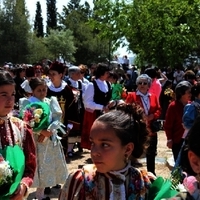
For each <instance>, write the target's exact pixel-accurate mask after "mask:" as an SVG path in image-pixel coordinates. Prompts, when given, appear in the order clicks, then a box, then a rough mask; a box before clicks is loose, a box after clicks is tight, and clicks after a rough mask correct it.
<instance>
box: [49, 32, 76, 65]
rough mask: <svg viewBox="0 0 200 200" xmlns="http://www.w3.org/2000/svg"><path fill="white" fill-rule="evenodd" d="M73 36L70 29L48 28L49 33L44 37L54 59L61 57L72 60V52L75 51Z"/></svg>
mask: <svg viewBox="0 0 200 200" xmlns="http://www.w3.org/2000/svg"><path fill="white" fill-rule="evenodd" d="M73 40H74V37H73V35H72V32H71V31H70V30H65V31H64V30H62V31H58V30H50V34H49V36H48V37H46V38H45V44H46V46H47V48H48V50H49V52H51V54H52V55H54V59H56V58H60V57H62V58H63V59H64V61H68V62H73V61H74V57H73V54H74V52H75V51H76V48H75V46H74V41H73Z"/></svg>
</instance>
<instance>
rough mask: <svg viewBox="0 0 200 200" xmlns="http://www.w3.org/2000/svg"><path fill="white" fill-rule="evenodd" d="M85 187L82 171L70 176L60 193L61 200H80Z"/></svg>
mask: <svg viewBox="0 0 200 200" xmlns="http://www.w3.org/2000/svg"><path fill="white" fill-rule="evenodd" d="M83 186H84V176H83V171H82V170H81V169H80V170H77V171H75V172H73V173H71V174H69V176H68V178H67V180H66V182H65V184H64V185H63V188H62V190H61V192H60V195H59V200H80V199H81V197H80V193H81V190H82V189H83Z"/></svg>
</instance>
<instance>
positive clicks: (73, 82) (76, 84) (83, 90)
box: [68, 78, 86, 93]
mask: <svg viewBox="0 0 200 200" xmlns="http://www.w3.org/2000/svg"><path fill="white" fill-rule="evenodd" d="M68 80H69V81H70V82H71V86H72V87H74V88H77V89H79V88H78V81H75V80H73V79H71V78H69V79H68ZM80 81H81V80H80ZM81 88H82V92H83V93H84V92H85V90H86V84H84V83H83V82H82V81H81Z"/></svg>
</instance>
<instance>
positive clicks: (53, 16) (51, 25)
mask: <svg viewBox="0 0 200 200" xmlns="http://www.w3.org/2000/svg"><path fill="white" fill-rule="evenodd" d="M50 29H57V8H56V0H47V34H49V30H50Z"/></svg>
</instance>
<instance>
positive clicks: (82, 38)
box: [60, 0, 108, 65]
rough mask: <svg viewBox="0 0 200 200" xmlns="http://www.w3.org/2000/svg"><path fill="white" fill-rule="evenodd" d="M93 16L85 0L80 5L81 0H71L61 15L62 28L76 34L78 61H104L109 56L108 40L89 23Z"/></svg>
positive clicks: (87, 62) (75, 42)
mask: <svg viewBox="0 0 200 200" xmlns="http://www.w3.org/2000/svg"><path fill="white" fill-rule="evenodd" d="M91 16H92V10H91V8H90V5H89V4H88V3H87V2H85V3H84V5H80V0H78V1H74V0H71V1H70V2H69V3H68V4H67V6H64V8H63V12H62V15H60V24H61V25H62V29H64V30H65V29H70V30H71V31H72V32H73V36H74V45H75V47H76V48H77V50H76V52H75V53H74V57H75V60H76V62H75V63H74V64H76V65H78V64H80V63H83V64H90V63H92V62H98V61H102V59H105V58H106V57H108V56H107V55H108V45H105V44H107V42H108V41H107V40H105V39H102V40H101V39H100V37H98V35H97V34H96V33H95V32H94V31H93V28H92V27H91V26H90V25H89V19H90V18H91Z"/></svg>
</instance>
